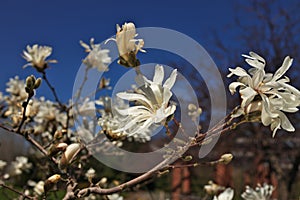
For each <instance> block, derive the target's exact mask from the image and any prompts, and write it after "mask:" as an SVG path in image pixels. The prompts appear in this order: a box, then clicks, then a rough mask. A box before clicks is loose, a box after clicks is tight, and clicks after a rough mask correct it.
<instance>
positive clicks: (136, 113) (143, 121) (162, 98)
mask: <svg viewBox="0 0 300 200" xmlns="http://www.w3.org/2000/svg"><path fill="white" fill-rule="evenodd" d="M176 76H177V70H176V69H175V70H173V72H172V73H171V75H170V77H169V78H168V79H167V80H166V81H165V83H164V84H162V82H163V79H164V68H163V66H161V65H156V67H155V74H154V77H153V81H151V80H148V79H147V78H146V77H145V76H143V75H139V76H138V77H137V82H138V85H140V87H139V90H136V92H135V93H129V92H120V93H118V94H117V96H118V97H119V98H121V99H123V100H128V101H132V102H133V101H134V102H135V105H134V106H131V107H129V108H126V109H118V110H117V111H118V113H119V114H120V115H121V116H123V117H122V119H123V122H124V121H125V122H126V123H124V124H125V125H124V126H123V127H122V128H120V129H118V130H115V131H113V132H119V131H122V132H125V133H126V135H127V136H133V135H139V134H144V133H145V132H147V131H148V130H149V128H150V126H151V125H153V124H163V123H164V122H165V120H166V119H167V117H169V116H170V115H172V114H174V112H175V110H176V106H175V105H169V101H170V98H171V96H172V92H171V88H172V87H173V85H174V83H175V81H176Z"/></svg>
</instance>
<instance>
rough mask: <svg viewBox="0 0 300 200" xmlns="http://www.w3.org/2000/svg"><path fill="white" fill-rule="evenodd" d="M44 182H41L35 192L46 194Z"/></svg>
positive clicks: (36, 186)
mask: <svg viewBox="0 0 300 200" xmlns="http://www.w3.org/2000/svg"><path fill="white" fill-rule="evenodd" d="M44 185H45V183H44V181H39V182H38V183H37V184H36V185H35V186H34V188H33V191H34V192H35V193H36V194H38V195H42V194H43V193H44Z"/></svg>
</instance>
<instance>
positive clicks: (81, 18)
mask: <svg viewBox="0 0 300 200" xmlns="http://www.w3.org/2000/svg"><path fill="white" fill-rule="evenodd" d="M232 2H233V1H232ZM232 2H231V1H221V0H220V1H217V0H212V1H208V0H207V1H119V2H118V1H99V0H87V1H57V0H54V1H38V0H26V1H16V0H5V1H3V0H2V1H1V2H0V27H1V29H0V30H1V32H0V34H1V37H0V44H1V45H0V52H1V53H0V58H1V69H2V72H1V73H0V89H1V91H3V90H4V88H5V86H4V84H5V83H6V82H7V80H8V78H9V77H13V76H15V75H19V76H20V77H21V78H24V77H26V76H27V75H30V74H32V73H33V74H34V70H33V69H31V68H26V69H22V66H23V65H24V64H25V61H24V60H23V58H22V57H21V53H22V50H23V49H24V48H25V47H26V45H27V44H31V45H32V44H35V43H38V44H43V45H49V46H52V47H53V49H54V50H53V56H52V58H55V59H57V60H58V61H59V63H58V64H55V65H52V68H51V69H49V70H48V71H47V72H48V74H49V77H50V81H51V82H52V83H53V84H54V86H55V87H56V88H57V91H58V94H59V95H60V96H61V98H62V99H63V100H64V101H65V100H66V99H68V98H70V96H71V94H72V87H73V80H74V78H75V75H76V72H77V70H78V68H79V66H80V64H81V59H82V58H83V57H84V55H85V54H84V52H83V49H82V48H81V46H80V45H79V42H78V41H79V40H84V41H88V40H89V38H90V37H95V38H96V40H97V41H99V42H101V41H103V40H105V39H107V38H109V37H111V36H112V35H114V34H115V25H116V24H122V23H123V22H125V21H133V22H135V23H136V25H137V27H148V26H154V27H165V28H170V29H174V30H177V31H180V32H182V33H184V34H187V35H188V36H190V37H192V38H193V39H195V40H197V41H198V42H199V43H200V44H202V45H204V47H205V45H209V43H208V42H207V40H206V38H207V35H208V34H209V30H210V29H217V30H219V31H221V30H222V29H223V28H224V27H225V26H226V24H228V23H230V22H231V20H233V14H232V13H233V8H232ZM116 73H117V72H116ZM48 93H49V90H48V89H47V88H44V87H43V88H42V90H40V94H42V95H46V96H48V95H47V94H48Z"/></svg>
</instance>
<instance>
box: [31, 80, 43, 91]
mask: <svg viewBox="0 0 300 200" xmlns="http://www.w3.org/2000/svg"><path fill="white" fill-rule="evenodd" d="M41 83H42V79H41V78H38V79H36V81H35V83H34V87H33V88H34V89H37V88H39V87H40V85H41Z"/></svg>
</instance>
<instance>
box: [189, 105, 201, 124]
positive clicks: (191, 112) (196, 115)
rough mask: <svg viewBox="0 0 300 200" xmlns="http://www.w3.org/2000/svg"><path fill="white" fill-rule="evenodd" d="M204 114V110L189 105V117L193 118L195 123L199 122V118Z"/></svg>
mask: <svg viewBox="0 0 300 200" xmlns="http://www.w3.org/2000/svg"><path fill="white" fill-rule="evenodd" d="M201 114H202V109H201V108H199V107H197V106H196V105H195V104H191V103H190V104H189V105H188V115H189V116H190V117H191V119H192V120H193V121H195V122H196V121H197V120H198V119H199V116H200V115H201Z"/></svg>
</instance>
